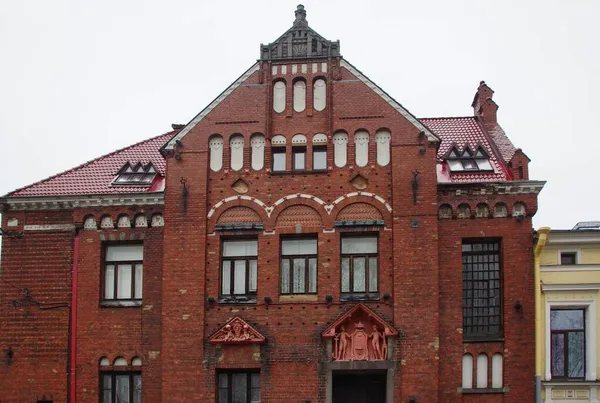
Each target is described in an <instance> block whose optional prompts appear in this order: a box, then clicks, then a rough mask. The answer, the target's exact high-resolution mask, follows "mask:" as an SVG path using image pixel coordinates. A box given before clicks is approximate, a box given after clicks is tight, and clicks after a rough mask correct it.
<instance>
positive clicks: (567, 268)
mask: <svg viewBox="0 0 600 403" xmlns="http://www.w3.org/2000/svg"><path fill="white" fill-rule="evenodd" d="M540 270H541V271H543V272H557V271H564V272H565V273H566V272H573V271H600V265H597V264H578V265H572V264H568V265H567V264H563V265H552V266H542V267H541V268H540Z"/></svg>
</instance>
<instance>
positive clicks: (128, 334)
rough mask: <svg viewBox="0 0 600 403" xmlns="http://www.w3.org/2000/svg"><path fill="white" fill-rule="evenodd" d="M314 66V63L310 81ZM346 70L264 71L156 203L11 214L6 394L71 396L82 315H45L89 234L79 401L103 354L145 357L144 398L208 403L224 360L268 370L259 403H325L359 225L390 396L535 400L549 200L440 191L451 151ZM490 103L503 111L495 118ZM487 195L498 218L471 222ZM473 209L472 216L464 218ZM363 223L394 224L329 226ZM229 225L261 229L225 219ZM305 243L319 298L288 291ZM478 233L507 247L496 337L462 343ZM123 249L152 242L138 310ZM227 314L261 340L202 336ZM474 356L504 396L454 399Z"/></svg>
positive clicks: (209, 128) (219, 109) (93, 396)
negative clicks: (366, 244) (249, 269)
mask: <svg viewBox="0 0 600 403" xmlns="http://www.w3.org/2000/svg"><path fill="white" fill-rule="evenodd" d="M292 64H294V65H296V64H297V66H298V67H297V69H298V71H297V73H296V74H290V71H287V72H286V73H285V74H282V69H281V66H284V65H285V66H291V65H292ZM313 64H315V65H317V64H318V66H319V69H318V71H317V72H314V71H313V69H312V66H313ZM323 64H325V65H326V68H323V67H322V65H323ZM302 65H307V66H308V68H307V73H302V67H301V66H302ZM274 66H277V68H275V69H274ZM344 66H345V65H344V63H343V59H342V58H341V57H338V56H335V57H330V58H327V59H322V58H317V59H314V60H313V59H310V58H308V59H305V60H299V61H293V60H292V61H277V60H263V61H260V62H258V67H257V70H256V71H255V72H254V73H252V74H251V75H250V76H249V77H248V78H247V79H245V80H244V81H243V83H242V84H241V85H239V86H237V87H236V88H234V89H233V90H232V92H231V93H230V94H228V96H227V97H225V98H224V99H222V100H220V102H219V103H218V105H216V106H215V107H214V108H212V109H211V110H210V111H209V112H208V113H207V114H206V115H205V116H204V117H203V118H202V119H200V120H199V121H198V122H196V123H195V124H193V125H188V126H189V127H188V129H184V130H185V131H186V134H185V136H182V137H180V144H178V145H176V146H175V147H174V148H173V150H171V151H170V150H169V147H166V148H165V153H164V154H165V157H166V163H167V169H166V171H167V175H166V184H165V190H164V205H162V204H161V203H159V204H160V205H155V206H153V205H149V206H145V207H144V206H139V205H133V206H129V207H123V206H121V207H119V206H106V207H93V208H92V207H75V208H71V209H66V210H65V209H63V210H58V209H52V210H51V209H47V210H45V211H40V212H30V211H28V210H23V211H20V210H19V209H18V208H15V207H11V208H9V207H8V204H6V210H5V213H4V217H3V223H2V228H8V227H7V220H9V219H11V218H17V219H18V220H19V224H18V226H17V227H14V230H16V231H23V232H24V235H23V236H15V237H3V248H2V252H3V255H2V274H1V276H2V279H4V280H6V281H4V282H0V297H1V298H2V300H1V305H2V308H1V310H0V312H1V315H0V326H1V327H0V329H2V330H1V331H0V348H1V349H2V353H3V354H4V351H5V350H6V349H7V348H8V347H10V348H11V349H12V351H13V352H14V357H13V358H12V359H11V360H8V359H6V358H5V360H4V361H5V362H4V363H2V364H1V365H0V401H2V402H35V401H37V400H38V399H40V400H41V399H42V398H43V397H44V396H45V397H46V398H48V399H53V401H54V402H64V401H67V394H68V379H69V378H68V370H69V357H70V353H69V351H70V349H69V347H70V346H69V343H68V340H69V338H68V336H69V331H70V328H69V311H70V308H69V306H70V305H69V306H64V307H56V308H53V309H46V308H47V307H48V306H52V304H57V303H66V304H69V303H70V300H71V292H72V288H71V278H72V277H71V276H72V270H73V257H74V251H73V245H74V242H75V238H76V237H77V238H78V242H79V250H78V256H76V258H77V261H78V280H77V296H76V299H77V323H76V339H77V344H76V362H77V365H76V397H77V401H79V402H97V401H99V400H98V399H99V396H100V391H99V387H100V383H99V382H100V381H99V379H100V378H99V374H100V371H101V370H103V369H105V370H106V369H108V368H102V367H101V365H100V359H101V358H102V357H107V358H108V360H109V362H111V363H112V362H113V360H114V359H115V358H116V357H119V356H121V357H123V358H125V359H126V360H127V362H128V365H129V366H130V365H131V360H132V358H133V357H139V358H141V359H142V362H143V364H142V369H141V373H142V377H143V399H142V400H143V401H144V402H164V403H179V402H180V403H184V402H201V401H202V402H214V401H216V396H215V394H216V391H217V388H216V382H217V381H216V375H217V373H218V371H220V370H226V369H238V370H239V369H256V370H259V371H260V389H261V402H263V403H264V402H293V401H301V402H308V401H310V402H327V401H329V400H328V399H330V398H331V396H330V393H331V377H332V370H331V358H330V355H329V354H330V353H328V351H329V350H328V348H331V347H330V346H329V347H328V344H327V342H326V341H325V340H324V339H323V338H322V337H321V332H322V331H323V330H324V329H325V328H327V327H328V326H329V325H330V324H331V323H332V322H334V321H335V320H336V319H337V318H339V317H340V316H341V315H342V314H343V313H345V312H346V311H348V310H349V309H351V308H352V307H353V306H355V304H356V303H357V301H347V300H345V299H344V298H343V297H344V295H342V292H341V280H340V276H341V274H340V266H341V260H340V248H341V244H340V243H341V237H342V236H344V235H352V234H358V233H369V234H375V235H376V236H377V237H378V262H379V267H378V292H377V295H376V296H373V295H372V296H370V297H369V298H367V300H365V301H362V302H363V303H365V304H366V305H367V306H368V307H369V308H370V309H371V310H373V311H374V312H375V313H376V314H377V315H378V316H380V317H381V318H382V319H383V320H385V321H387V323H389V324H390V325H391V326H393V327H394V328H395V329H396V330H397V331H398V332H399V336H398V337H394V338H393V339H390V343H391V349H390V351H392V354H391V356H390V360H389V361H390V362H391V364H390V366H389V368H388V372H387V374H388V375H387V380H388V384H387V389H388V396H393V401H394V402H408V401H410V399H411V398H416V399H418V400H414V402H417V401H418V402H430V403H434V402H439V403H459V402H468V403H471V402H481V403H483V402H486V403H488V402H503V403H522V402H526V401H532V399H533V388H532V381H533V345H534V344H533V343H534V340H533V337H532V334H533V285H532V282H533V280H532V260H531V246H532V237H531V230H532V225H531V216H532V215H533V214H534V213H535V211H536V209H537V191H533V190H531V191H528V190H522V189H523V188H524V186H525V185H526V183H525V182H519V183H518V184H517V183H515V184H514V185H513V187H514V188H515V189H516V188H517V187H518V188H519V189H521V190H519V191H518V193H519V194H515V193H516V192H517V191H516V190H514V189H513V190H511V189H501V190H499V189H498V187H497V185H498V184H497V183H494V184H492V183H488V184H486V183H478V182H477V181H474V183H469V184H460V183H450V184H438V171H437V170H438V167H439V156H438V154H437V149H438V146H439V143H438V142H437V141H436V140H435V139H434V138H427V136H426V135H425V134H424V133H423V130H422V128H421V127H417V126H416V125H415V123H414V122H413V121H411V117H410V116H406V115H403V114H402V113H400V112H399V111H398V108H396V107H394V105H393V103H391V102H389V101H388V100H386V99H385V97H384V96H382V95H381V94H379V93H377V92H376V91H375V90H374V89H373V88H370V86H369V85H368V83H366V82H365V81H364V80H361V79H360V77H357V76H356V75H355V74H354V73H353V72H352V71H351V69H350V68H347V67H344ZM288 68H289V69H290V70H291V67H288ZM275 71H276V72H275ZM300 77H302V78H304V79H305V80H306V83H307V86H306V89H307V90H306V108H305V109H304V110H303V111H301V112H296V111H294V107H293V92H292V91H293V89H292V88H293V85H292V84H293V82H294V81H293V80H294V78H300ZM315 78H324V79H325V81H326V83H327V101H326V107H325V109H324V110H323V111H316V110H315V109H314V108H313V103H312V102H313V85H312V83H313V80H314V79H315ZM277 79H285V80H286V82H287V87H286V91H287V96H286V106H285V111H284V112H283V113H276V112H274V111H273V87H272V86H273V83H274V82H275V81H276V80H277ZM490 96H491V94H490ZM486 105H487V104H486ZM494 105H495V104H494ZM492 106H493V105H492ZM488 108H489V107H488ZM491 110H493V112H494V120H495V108H491ZM476 113H477V111H476ZM490 113H491V112H490ZM493 123H495V121H494V122H493ZM179 129H181V128H178V130H179ZM379 129H386V130H388V131H389V132H390V133H391V135H392V137H391V162H390V163H389V164H388V165H386V166H380V165H378V164H377V162H376V161H377V144H376V142H375V141H374V135H375V133H376V132H377V131H378V130H379ZM178 130H176V133H177V132H178ZM358 130H366V131H367V132H368V133H370V136H371V138H370V142H369V144H368V149H369V152H368V160H369V163H368V164H367V165H366V166H364V167H359V166H357V165H356V164H355V160H356V156H355V154H356V148H355V145H354V139H353V134H354V133H355V132H356V131H358ZM339 131H344V132H346V133H347V134H348V155H347V161H348V163H347V164H346V166H344V167H341V168H339V167H336V164H335V162H334V146H333V143H332V141H331V139H332V136H333V134H334V133H336V132H339ZM254 133H262V134H265V135H266V137H267V139H269V138H270V137H271V136H272V135H275V134H281V135H283V136H285V137H286V139H287V146H286V147H287V154H286V158H287V164H286V166H287V167H288V170H287V171H286V172H280V173H279V172H278V173H275V172H272V171H271V167H272V161H271V145H270V143H269V141H268V140H267V142H266V145H265V161H264V168H263V169H261V170H257V171H255V170H253V169H252V166H251V157H252V155H251V152H252V151H251V148H250V147H249V143H250V137H251V135H253V134H254ZM297 133H303V134H305V135H306V136H307V138H308V141H307V144H306V149H307V153H306V155H307V166H308V167H310V166H312V144H311V139H312V135H313V134H315V133H325V134H326V135H327V137H328V141H327V167H328V169H327V170H326V171H324V172H311V171H310V170H308V171H306V172H291V170H290V169H289V167H291V166H292V153H291V147H292V145H291V142H292V137H293V136H294V135H295V134H297ZM215 134H218V135H220V136H222V137H223V139H224V145H223V147H224V152H223V167H222V168H221V169H220V170H219V171H217V172H213V171H211V170H210V168H209V159H210V151H209V146H208V144H209V138H211V136H213V135H215ZM234 134H241V135H242V136H243V137H244V143H245V145H244V162H243V167H242V169H240V170H239V171H234V170H232V169H231V168H230V166H231V161H230V156H231V150H230V146H229V138H230V137H231V136H232V135H234ZM519 152H520V151H519ZM521 156H522V157H521ZM132 162H135V161H132ZM506 162H508V161H506ZM527 162H528V160H527V159H526V157H525V156H524V154H522V153H521V154H519V155H517V156H516V157H515V163H518V165H516V166H524V172H525V177H524V178H522V179H527V178H528V171H527ZM416 172H418V175H417V177H416V178H417V179H416V181H417V182H416V184H415V174H416ZM357 175H360V176H362V178H364V179H366V187H365V188H364V189H361V190H360V191H359V190H357V187H355V186H354V185H353V184H352V180H353V179H354V178H355V177H356V176H357ZM239 179H243V181H244V182H245V184H246V185H247V189H246V188H245V189H244V193H242V194H239V193H238V192H237V191H236V190H235V189H234V188H233V187H232V185H233V184H234V183H235V182H236V181H237V180H239ZM507 184H508V185H510V184H509V183H508V182H507ZM494 186H496V187H494ZM361 187H362V186H361ZM525 187H526V186H525ZM360 192H363V193H360ZM7 200H8V201H10V196H9V197H8V199H7ZM7 203H8V202H7ZM481 203H486V204H487V206H488V208H489V212H488V214H487V215H486V216H481V215H480V217H478V218H477V217H476V211H479V210H477V206H478V205H480V204H481ZM497 203H504V205H505V206H506V210H507V214H506V216H505V217H494V206H496V204H497ZM515 203H523V204H524V205H525V207H526V216H525V217H524V218H521V217H513V216H512V208H513V206H514V204H515ZM114 204H117V205H118V204H119V202H115V203H114ZM122 204H127V203H122ZM465 204H466V205H468V206H469V207H470V213H469V214H468V215H469V217H465V218H462V216H460V211H463V210H461V208H463V207H461V206H464V205H465ZM441 206H450V210H449V211H451V213H450V215H448V216H444V215H443V214H442V211H441V210H440V207H441ZM156 213H159V214H163V215H164V227H163V226H160V225H155V226H153V225H152V224H151V223H150V222H151V221H152V216H153V215H154V214H156ZM106 214H108V215H110V216H111V217H112V219H113V222H114V223H115V228H85V227H84V222H85V219H86V218H88V217H90V216H92V217H93V221H94V222H96V223H100V220H101V218H102V216H104V215H106ZM123 214H125V215H127V216H128V217H129V219H130V221H131V222H133V221H134V220H135V217H136V216H137V215H138V214H143V215H144V216H145V217H146V218H147V221H148V222H149V223H150V225H149V226H148V227H143V226H142V227H137V226H136V225H135V224H134V225H130V226H129V227H122V228H119V227H118V226H117V225H116V223H117V222H118V220H119V216H121V215H123ZM459 216H460V217H459ZM369 219H373V220H379V221H383V225H379V224H376V223H375V222H373V223H369V224H367V225H347V226H339V225H337V226H336V221H343V222H352V221H353V220H369ZM27 223H30V224H35V225H41V224H45V223H51V224H69V225H72V228H70V229H66V230H61V231H57V230H40V231H34V230H27V229H25V228H24V227H23V225H24V224H27ZM236 223H246V224H247V223H251V224H252V223H254V224H262V228H261V229H236V228H229V227H219V224H222V225H225V224H227V225H231V224H236ZM297 234H310V235H314V236H315V237H317V243H318V268H317V283H318V285H317V293H316V294H310V295H294V296H287V295H281V294H280V276H281V273H280V254H281V251H280V242H281V238H282V237H285V236H292V235H297ZM248 236H250V237H253V238H254V239H257V240H258V277H257V292H256V301H255V302H254V303H244V304H242V303H225V302H223V301H220V282H221V250H222V244H223V241H224V240H227V239H240V238H241V237H248ZM485 237H493V238H499V239H501V240H502V278H503V285H502V291H503V294H502V303H503V306H502V310H503V325H504V339H503V340H495V341H492V342H484V343H464V342H463V336H462V263H461V262H462V258H461V242H462V240H463V239H466V238H485ZM118 242H142V243H143V247H144V280H143V281H144V283H143V303H142V305H141V306H133V307H115V306H111V307H107V306H102V305H101V304H100V301H101V300H102V297H101V293H102V283H101V282H102V280H101V273H102V267H103V253H104V248H105V246H106V245H108V244H111V243H118ZM9 283H10V284H9ZM11 284H12V285H15V286H17V287H19V288H25V287H27V289H28V291H29V294H30V295H31V296H33V298H35V300H36V301H38V302H39V303H40V305H39V306H38V305H36V304H32V303H27V302H25V303H23V304H22V305H18V304H17V305H18V306H12V305H11V304H10V302H11V301H16V300H20V299H22V298H23V292H22V291H19V290H17V289H16V288H13V287H12V286H11ZM328 296H331V297H332V298H331V301H328ZM267 297H270V303H268V302H267V299H268V298H267ZM517 301H518V302H519V303H520V304H521V306H522V307H521V308H519V309H516V308H515V305H516V304H517ZM42 308H44V309H42ZM235 316H239V317H241V318H242V319H243V320H244V321H246V322H247V323H249V324H251V326H253V327H254V328H255V329H256V330H257V331H259V332H260V333H261V334H262V335H263V336H264V337H265V338H266V343H264V344H241V345H237V344H236V345H228V344H211V343H209V341H208V338H209V337H210V335H212V334H213V333H214V332H215V331H217V330H218V329H219V328H220V327H221V326H223V325H224V324H225V323H226V322H228V321H229V320H230V319H231V318H233V317H235ZM467 352H468V353H471V354H472V355H473V356H474V357H477V355H479V354H480V353H486V354H487V355H488V357H489V359H490V370H489V371H488V372H489V376H490V383H491V357H492V355H493V354H494V353H500V354H502V355H503V357H504V365H503V368H504V370H503V371H504V377H503V387H504V388H505V389H504V390H503V391H501V392H499V391H498V390H496V391H495V392H496V393H479V394H471V393H462V391H461V389H460V388H461V385H462V380H461V371H460V368H461V366H462V357H463V354H464V353H467ZM9 361H10V362H9ZM128 368H129V369H132V367H128ZM333 372H335V371H333ZM498 392H499V393H498ZM390 393H391V395H390Z"/></svg>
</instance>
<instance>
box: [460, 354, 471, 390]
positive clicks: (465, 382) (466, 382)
mask: <svg viewBox="0 0 600 403" xmlns="http://www.w3.org/2000/svg"><path fill="white" fill-rule="evenodd" d="M462 387H463V389H473V356H472V355H471V354H465V355H463V360H462Z"/></svg>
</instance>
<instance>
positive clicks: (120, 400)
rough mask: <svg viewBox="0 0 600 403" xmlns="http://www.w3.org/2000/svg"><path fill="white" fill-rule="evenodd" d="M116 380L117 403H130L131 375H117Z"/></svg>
mask: <svg viewBox="0 0 600 403" xmlns="http://www.w3.org/2000/svg"><path fill="white" fill-rule="evenodd" d="M115 380H116V382H115V383H116V390H117V391H116V392H117V402H116V403H130V401H129V387H130V385H129V375H117V376H115Z"/></svg>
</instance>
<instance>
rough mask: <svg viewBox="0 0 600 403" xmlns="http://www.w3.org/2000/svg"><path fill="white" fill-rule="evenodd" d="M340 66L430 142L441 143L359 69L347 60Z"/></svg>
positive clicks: (427, 128) (342, 61) (343, 60)
mask: <svg viewBox="0 0 600 403" xmlns="http://www.w3.org/2000/svg"><path fill="white" fill-rule="evenodd" d="M340 66H341V67H345V68H347V69H348V70H350V72H351V73H352V74H354V75H355V76H356V77H357V78H358V79H359V80H360V81H362V82H363V83H364V84H366V85H367V86H368V87H369V88H371V89H372V90H373V91H374V92H375V93H376V94H378V95H379V96H380V97H381V98H383V99H384V100H385V101H386V102H387V103H388V104H389V105H390V106H391V107H392V108H394V109H396V110H397V111H398V112H400V114H401V115H402V116H404V117H405V118H406V119H407V120H408V121H409V122H411V123H412V124H413V125H414V126H415V127H416V128H418V129H419V130H421V131H422V132H424V133H425V135H426V136H427V139H428V140H429V141H431V142H435V143H439V142H441V139H440V138H439V137H438V136H437V135H435V134H434V133H433V132H432V131H431V130H430V129H429V127H427V126H425V125H424V124H423V123H422V122H421V121H420V120H419V119H417V117H416V116H415V115H413V114H412V113H410V112H409V111H408V109H406V108H405V107H403V106H402V105H401V104H400V103H399V102H398V101H396V100H395V99H394V98H392V97H391V96H390V94H388V93H387V92H385V91H384V90H383V89H382V88H381V87H380V86H378V85H377V84H375V83H374V82H373V81H371V79H370V78H368V77H367V76H366V75H365V74H363V73H362V72H361V71H360V70H359V69H357V68H356V67H354V66H353V65H352V64H351V63H350V62H349V61H347V60H346V59H344V58H342V60H341V63H340Z"/></svg>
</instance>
